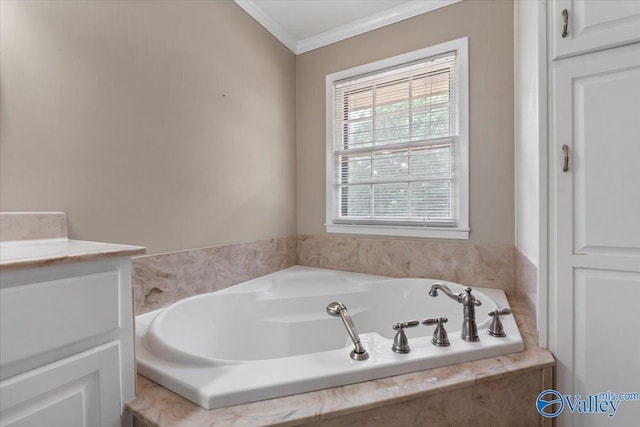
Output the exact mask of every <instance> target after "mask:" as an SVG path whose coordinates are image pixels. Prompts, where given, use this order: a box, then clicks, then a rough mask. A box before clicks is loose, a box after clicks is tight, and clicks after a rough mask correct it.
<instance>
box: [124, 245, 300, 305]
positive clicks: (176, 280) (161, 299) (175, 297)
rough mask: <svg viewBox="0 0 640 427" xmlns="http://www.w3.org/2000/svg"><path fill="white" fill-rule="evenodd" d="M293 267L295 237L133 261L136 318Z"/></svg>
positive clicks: (167, 254) (215, 247) (181, 252)
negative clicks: (185, 299) (176, 303)
mask: <svg viewBox="0 0 640 427" xmlns="http://www.w3.org/2000/svg"><path fill="white" fill-rule="evenodd" d="M295 264H296V238H295V236H289V237H280V238H273V239H266V240H257V241H253V242H247V243H236V244H232V245H222V246H213V247H208V248H202V249H191V250H186V251H180V252H170V253H166V254H159V255H150V256H144V257H138V258H134V259H133V261H132V267H131V268H132V278H131V282H132V284H133V289H134V306H135V313H136V315H138V314H142V313H147V312H149V311H152V310H155V309H157V308H162V307H166V306H168V305H170V304H172V303H174V302H176V301H179V300H181V299H183V298H187V297H190V296H193V295H198V294H202V293H207V292H213V291H217V290H219V289H224V288H226V287H229V286H232V285H235V284H238V283H241V282H245V281H247V280H251V279H255V278H256V277H260V276H264V275H266V274H269V273H273V272H275V271H278V270H282V269H285V268H288V267H291V266H294V265H295Z"/></svg>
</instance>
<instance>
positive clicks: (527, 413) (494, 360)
mask: <svg viewBox="0 0 640 427" xmlns="http://www.w3.org/2000/svg"><path fill="white" fill-rule="evenodd" d="M509 303H510V305H511V308H512V310H513V314H514V317H515V319H516V322H517V324H518V327H519V329H520V333H521V335H522V338H523V340H524V344H525V350H524V351H523V352H520V353H514V354H508V355H504V356H498V357H490V358H486V359H482V360H476V361H472V362H464V363H460V364H456V365H450V366H444V367H440V368H434V369H428V370H424V371H418V372H412V373H409V374H403V375H398V376H394V377H387V378H382V379H377V380H372V381H366V382H361V383H357V384H349V385H345V386H339V387H334V388H329V389H324V390H318V391H313V392H309V393H302V394H297V395H293V396H285V397H280V398H275V399H270V400H263V401H260V402H253V403H247V404H241V405H235V406H230V407H226V408H220V409H213V410H206V409H203V408H201V407H199V406H197V405H195V404H194V403H192V402H190V401H188V400H186V399H184V398H183V397H181V396H179V395H177V394H175V393H173V392H171V391H169V390H168V389H166V388H164V387H162V386H160V385H158V384H156V383H154V382H152V381H150V380H148V379H146V378H144V377H142V376H140V375H139V376H138V378H137V379H138V381H137V391H136V392H137V397H136V398H135V399H134V400H133V401H131V402H129V403H128V404H127V409H128V411H130V412H131V413H132V414H133V416H134V423H135V424H136V425H138V426H161V427H165V426H166V427H169V426H184V427H191V426H210V425H272V426H293V425H300V424H308V423H313V422H317V423H318V424H320V425H347V424H349V423H352V422H354V421H360V422H365V424H364V425H385V424H386V425H410V424H411V423H419V422H420V419H419V418H417V415H416V414H415V413H413V412H419V413H420V416H421V417H427V418H428V417H430V416H434V417H437V418H436V419H438V420H439V421H440V422H442V423H443V424H442V425H447V423H449V424H451V423H455V424H457V423H463V422H468V421H469V420H472V421H473V422H475V423H476V424H486V425H498V424H496V422H501V423H504V424H508V423H509V421H514V422H515V423H516V424H520V425H533V424H536V425H538V424H543V423H544V422H545V420H542V417H540V415H539V414H538V413H537V411H536V409H535V396H537V394H538V393H539V392H540V391H541V390H544V389H546V388H550V387H551V385H552V384H551V368H552V367H553V366H554V364H555V361H554V359H553V356H552V355H551V352H549V351H548V350H543V349H540V348H538V347H537V345H536V343H537V332H536V327H535V316H534V314H533V311H532V309H531V308H530V307H529V305H528V302H527V300H526V298H523V297H509ZM442 396H447V398H446V399H445V402H443V401H442V398H441V397H442ZM500 396H503V397H505V398H507V399H509V400H508V401H504V400H500V399H499V397H500ZM434 399H435V400H437V402H434ZM496 399H497V400H496ZM456 400H457V401H459V402H458V403H454V401H456ZM448 401H449V402H450V403H446V402H448ZM414 402H415V403H417V404H419V408H417V409H416V411H413V412H412V410H411V405H412V403H414ZM445 403H446V404H445ZM507 407H508V408H509V411H505V409H506V408H507ZM407 413H409V414H410V415H411V422H409V421H408V420H406V419H405V420H404V421H403V418H397V417H398V416H400V417H402V416H403V415H406V414H407ZM386 417H389V418H386ZM392 419H393V420H396V422H395V424H393V423H391V424H390V420H392ZM433 420H434V419H432V421H433ZM497 420H501V421H497ZM407 423H409V424H407Z"/></svg>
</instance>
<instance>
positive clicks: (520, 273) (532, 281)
mask: <svg viewBox="0 0 640 427" xmlns="http://www.w3.org/2000/svg"><path fill="white" fill-rule="evenodd" d="M515 263H516V282H515V287H516V288H515V293H516V294H517V295H521V296H523V297H525V298H526V299H527V300H528V301H529V304H531V306H532V307H536V297H537V294H538V291H537V281H538V268H537V267H536V265H535V264H534V263H533V261H531V259H529V257H528V256H527V255H526V254H524V253H523V252H522V251H521V250H520V249H519V248H516V249H515Z"/></svg>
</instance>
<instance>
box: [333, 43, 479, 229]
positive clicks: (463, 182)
mask: <svg viewBox="0 0 640 427" xmlns="http://www.w3.org/2000/svg"><path fill="white" fill-rule="evenodd" d="M451 51H456V52H457V55H456V58H457V59H456V60H457V65H456V80H457V81H456V83H457V89H456V94H457V96H458V114H457V115H456V116H457V118H458V141H459V143H458V145H457V150H458V153H459V154H458V161H459V163H458V170H459V171H460V172H459V174H458V176H457V180H458V204H457V205H458V215H457V218H458V227H457V228H442V227H411V226H386V225H379V226H370V225H366V226H365V225H348V224H334V223H333V220H334V212H335V211H336V210H335V205H334V202H335V201H334V197H333V187H334V186H333V177H334V172H335V171H334V157H333V147H334V145H333V132H334V131H333V129H334V123H333V119H334V114H333V111H334V96H333V95H334V82H336V81H338V80H343V79H347V78H350V77H354V76H358V75H361V74H366V73H370V72H374V71H378V70H382V69H385V68H389V67H393V66H396V65H400V64H404V63H407V62H412V61H417V60H420V59H424V58H428V57H430V56H435V55H439V54H442V53H446V52H451ZM325 94H326V95H325V96H326V98H325V99H326V144H325V162H326V163H325V170H326V176H325V185H326V187H325V195H326V197H325V218H326V224H325V227H326V230H327V232H328V233H353V234H378V235H382V236H413V237H436V238H443V239H445V238H447V239H468V238H469V144H470V140H469V38H468V37H462V38H459V39H456V40H451V41H448V42H444V43H440V44H438V45H435V46H429V47H426V48H424V49H419V50H414V51H412V52H408V53H405V54H402V55H397V56H393V57H391V58H386V59H382V60H380V61H376V62H371V63H369V64H364V65H360V66H357V67H353V68H349V69H348V70H343V71H338V72H336V73H333V74H329V75H327V76H326V81H325ZM342 230H345V231H342ZM346 230H351V231H346ZM403 230H404V231H403ZM447 231H449V232H450V233H447Z"/></svg>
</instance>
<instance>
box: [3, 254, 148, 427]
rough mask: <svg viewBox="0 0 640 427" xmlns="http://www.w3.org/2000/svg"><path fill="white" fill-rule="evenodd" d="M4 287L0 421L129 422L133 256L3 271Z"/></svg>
mask: <svg viewBox="0 0 640 427" xmlns="http://www.w3.org/2000/svg"><path fill="white" fill-rule="evenodd" d="M0 285H1V287H0V319H1V321H0V425H1V426H3V427H4V426H7V427H8V426H11V427H17V426H25V427H26V426H33V427H36V426H47V427H55V426H60V427H74V426H109V427H115V426H120V425H121V424H122V425H128V424H130V421H129V420H127V419H125V418H122V417H123V407H124V404H125V403H126V402H127V401H128V400H130V399H133V397H134V381H135V372H134V354H133V309H132V294H131V260H130V258H129V257H128V256H127V257H123V256H117V257H109V258H104V259H100V260H97V261H85V262H73V263H65V264H61V265H55V266H44V267H36V268H26V269H18V270H9V271H4V270H3V271H2V273H1V274H0Z"/></svg>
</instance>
